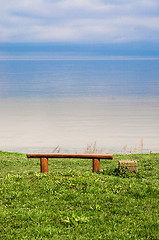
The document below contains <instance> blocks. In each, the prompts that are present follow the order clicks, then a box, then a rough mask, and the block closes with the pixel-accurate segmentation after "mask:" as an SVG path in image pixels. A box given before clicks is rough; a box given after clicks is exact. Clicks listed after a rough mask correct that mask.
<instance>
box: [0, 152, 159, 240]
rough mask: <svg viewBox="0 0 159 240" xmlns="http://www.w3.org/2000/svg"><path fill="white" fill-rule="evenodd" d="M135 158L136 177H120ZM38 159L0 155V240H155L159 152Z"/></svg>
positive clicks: (158, 232)
mask: <svg viewBox="0 0 159 240" xmlns="http://www.w3.org/2000/svg"><path fill="white" fill-rule="evenodd" d="M119 160H136V161H137V162H138V170H139V172H138V174H127V173H125V174H122V175H121V174H119V172H118V171H117V168H118V161H119ZM39 171H40V161H39V160H38V159H27V158H26V156H25V155H24V154H19V153H7V152H2V151H0V187H1V188H0V239H18V240H19V239H28V240H30V239H55V240H56V239H58V240H60V239H113V240H115V239H126V240H127V239H138V240H141V239H156V240H157V239H159V215H158V206H159V177H158V176H159V154H131V155H115V156H114V160H101V171H100V173H99V174H94V173H92V161H91V160H78V159H57V160H55V159H49V174H40V173H39Z"/></svg>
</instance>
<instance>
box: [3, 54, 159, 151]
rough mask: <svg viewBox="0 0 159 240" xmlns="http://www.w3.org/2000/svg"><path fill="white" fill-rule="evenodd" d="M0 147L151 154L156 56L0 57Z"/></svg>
mask: <svg viewBox="0 0 159 240" xmlns="http://www.w3.org/2000/svg"><path fill="white" fill-rule="evenodd" d="M0 150H4V151H10V152H22V153H27V152H56V151H60V152H72V153H73V152H75V153H78V152H79V153H85V152H92V151H94V152H98V153H124V154H128V153H143V152H144V153H149V152H151V151H152V152H159V58H153V57H139V56H138V57H134V56H133V57H131V56H103V55H102V56H100V55H98V56H97V55H95V54H94V55H93V54H92V55H91V56H90V55H86V54H85V55H82V54H79V52H78V54H75V53H74V52H73V53H70V54H69V55H68V54H65V52H64V51H61V52H59V53H58V52H56V54H53V53H52V52H51V53H50V52H40V54H39V53H38V51H36V52H34V51H33V50H32V51H30V52H29V53H26V52H25V53H21V52H18V51H17V52H14V53H13V52H9V51H8V52H7V54H6V53H5V54H4V52H2V53H0Z"/></svg>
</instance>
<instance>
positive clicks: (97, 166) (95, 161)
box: [93, 158, 100, 173]
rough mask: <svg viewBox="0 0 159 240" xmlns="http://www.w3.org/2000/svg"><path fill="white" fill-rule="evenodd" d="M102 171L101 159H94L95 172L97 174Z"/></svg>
mask: <svg viewBox="0 0 159 240" xmlns="http://www.w3.org/2000/svg"><path fill="white" fill-rule="evenodd" d="M99 171H100V159H98V158H94V159H93V172H95V173H97V172H99Z"/></svg>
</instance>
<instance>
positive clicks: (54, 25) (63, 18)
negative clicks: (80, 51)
mask: <svg viewBox="0 0 159 240" xmlns="http://www.w3.org/2000/svg"><path fill="white" fill-rule="evenodd" d="M0 16H1V19H0V30H1V35H0V41H1V42H4V41H22V42H24V41H50V42H51V41H75V42H89V41H94V42H112V41H113V42H115V41H136V40H149V39H150V40H153V39H154V40H157V39H158V40H159V26H158V22H159V2H158V0H140V1H138V0H129V1H127V0H107V1H106V0H80V1H79V0H61V1H60V0H59V1H51V0H34V1H32V0H21V1H18V0H5V1H3V0H0ZM148 38H149V39H148Z"/></svg>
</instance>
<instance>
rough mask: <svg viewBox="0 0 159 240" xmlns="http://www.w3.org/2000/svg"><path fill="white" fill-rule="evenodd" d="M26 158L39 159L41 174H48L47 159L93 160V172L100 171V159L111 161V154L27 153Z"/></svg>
mask: <svg viewBox="0 0 159 240" xmlns="http://www.w3.org/2000/svg"><path fill="white" fill-rule="evenodd" d="M27 157H28V158H40V168H41V173H48V158H79V159H93V170H92V171H93V172H95V173H97V172H99V170H100V159H113V154H73V153H28V154H27Z"/></svg>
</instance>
